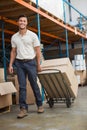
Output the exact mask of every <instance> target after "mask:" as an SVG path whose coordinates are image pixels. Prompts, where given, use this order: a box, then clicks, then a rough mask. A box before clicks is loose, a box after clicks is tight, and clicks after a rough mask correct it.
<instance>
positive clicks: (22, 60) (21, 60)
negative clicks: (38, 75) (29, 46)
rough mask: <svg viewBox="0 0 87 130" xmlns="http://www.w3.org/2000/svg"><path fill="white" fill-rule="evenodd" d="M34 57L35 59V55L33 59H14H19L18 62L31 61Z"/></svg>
mask: <svg viewBox="0 0 87 130" xmlns="http://www.w3.org/2000/svg"><path fill="white" fill-rule="evenodd" d="M34 59H35V57H34V58H33V59H16V60H17V61H20V62H29V61H32V60H34Z"/></svg>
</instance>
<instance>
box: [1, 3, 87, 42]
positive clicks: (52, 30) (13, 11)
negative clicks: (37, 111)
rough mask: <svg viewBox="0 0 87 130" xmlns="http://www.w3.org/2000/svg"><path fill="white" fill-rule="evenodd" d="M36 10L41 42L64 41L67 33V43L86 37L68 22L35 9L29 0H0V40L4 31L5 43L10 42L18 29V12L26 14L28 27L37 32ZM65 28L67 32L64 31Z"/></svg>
mask: <svg viewBox="0 0 87 130" xmlns="http://www.w3.org/2000/svg"><path fill="white" fill-rule="evenodd" d="M25 6H26V7H25ZM37 12H38V13H39V14H40V33H41V42H42V43H43V44H45V45H48V44H51V43H53V42H54V41H55V45H56V44H58V42H59V41H60V42H61V43H66V40H67V39H66V34H67V33H68V41H69V43H74V42H77V41H79V40H80V39H81V37H83V38H85V39H86V35H85V33H84V32H81V31H80V30H79V29H76V28H75V27H72V26H70V25H68V24H66V25H65V23H64V22H63V21H62V20H60V19H58V18H57V17H55V16H53V15H52V14H50V13H49V12H47V11H45V10H43V9H41V8H39V9H36V5H35V4H34V3H32V2H31V1H30V0H0V40H1V41H2V34H3V32H4V37H5V43H6V44H10V39H11V36H12V35H13V34H14V33H15V32H16V31H18V26H17V18H18V16H19V15H20V14H25V15H27V17H28V21H29V24H28V29H30V30H32V31H34V32H35V33H38V26H37V25H38V24H37ZM3 23H4V24H3ZM2 25H4V26H2ZM3 28H4V29H3ZM66 29H67V33H65V32H66Z"/></svg>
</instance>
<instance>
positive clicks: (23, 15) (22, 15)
mask: <svg viewBox="0 0 87 130" xmlns="http://www.w3.org/2000/svg"><path fill="white" fill-rule="evenodd" d="M21 17H25V18H26V19H28V18H27V16H26V15H25V14H21V15H19V16H18V20H19V19H20V18H21Z"/></svg>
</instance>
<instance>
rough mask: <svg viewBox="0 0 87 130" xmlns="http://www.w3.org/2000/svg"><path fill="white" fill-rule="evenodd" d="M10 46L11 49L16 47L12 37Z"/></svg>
mask: <svg viewBox="0 0 87 130" xmlns="http://www.w3.org/2000/svg"><path fill="white" fill-rule="evenodd" d="M11 46H12V47H13V48H16V47H17V46H16V43H15V38H14V37H13V36H12V37H11Z"/></svg>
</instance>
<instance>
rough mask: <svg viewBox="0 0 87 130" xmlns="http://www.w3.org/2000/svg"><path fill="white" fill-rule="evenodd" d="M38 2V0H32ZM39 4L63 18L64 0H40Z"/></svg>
mask: <svg viewBox="0 0 87 130" xmlns="http://www.w3.org/2000/svg"><path fill="white" fill-rule="evenodd" d="M32 1H33V2H35V3H36V0H32ZM38 3H39V6H41V7H42V8H43V9H45V10H47V11H48V12H50V13H52V14H53V15H55V16H56V17H58V18H60V19H63V1H62V0H38Z"/></svg>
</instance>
